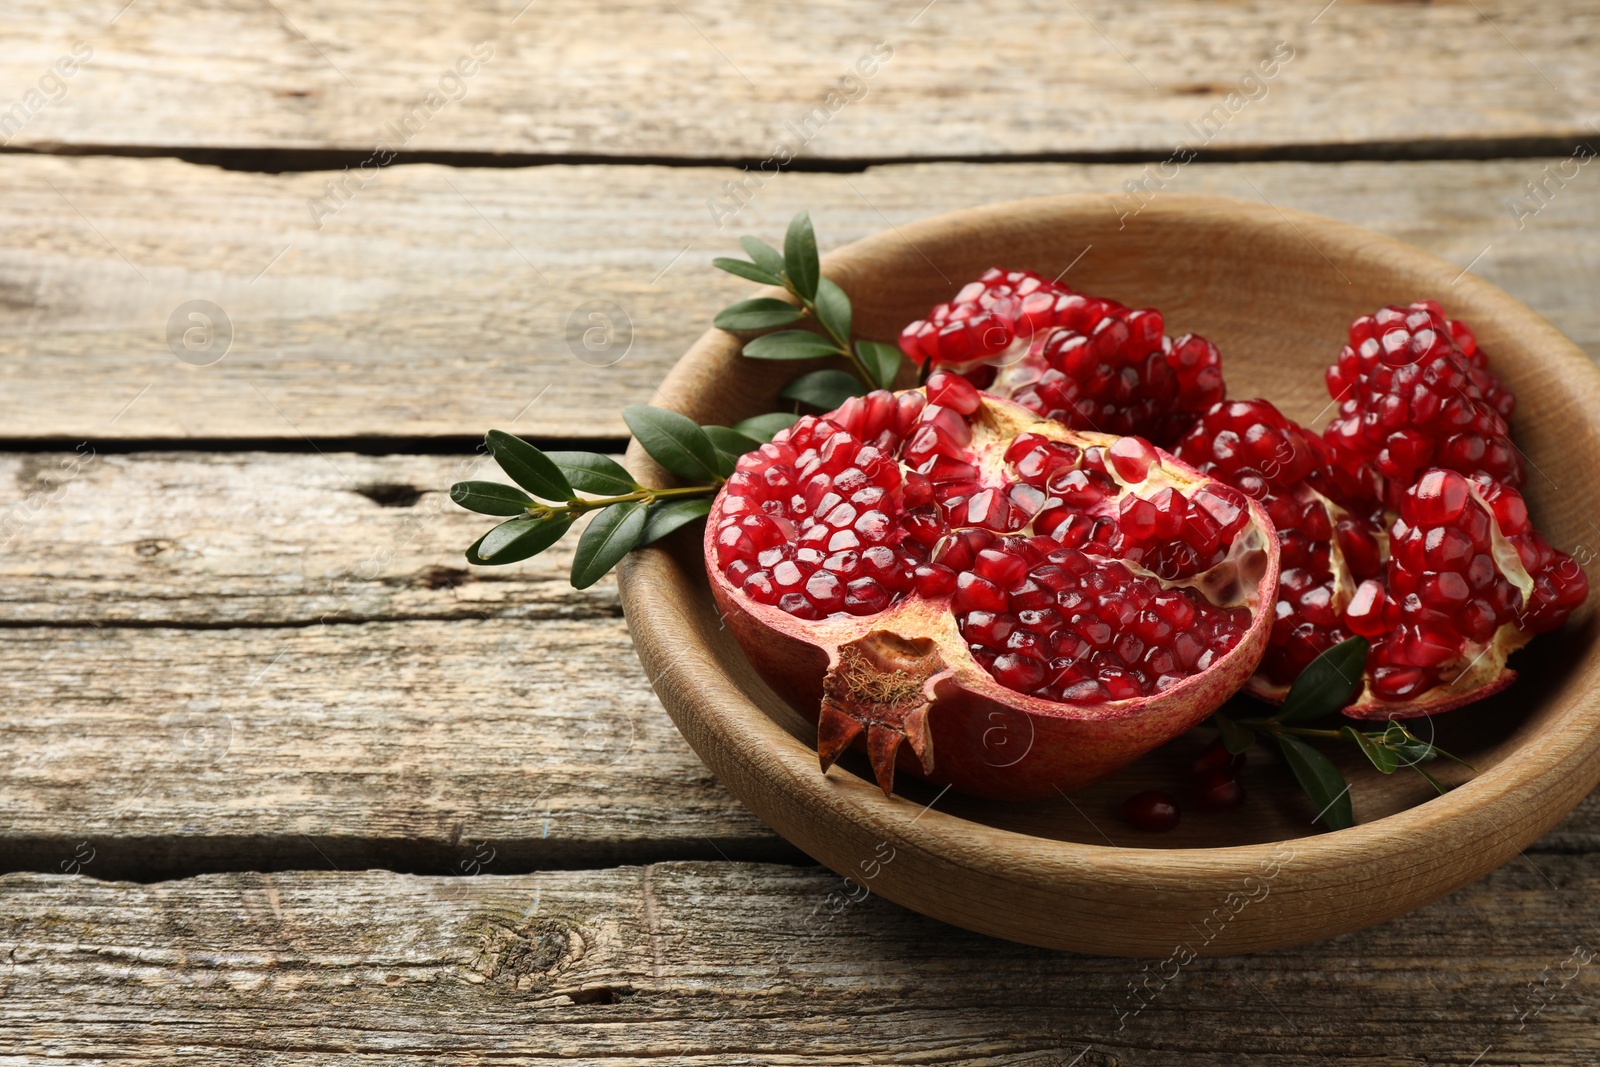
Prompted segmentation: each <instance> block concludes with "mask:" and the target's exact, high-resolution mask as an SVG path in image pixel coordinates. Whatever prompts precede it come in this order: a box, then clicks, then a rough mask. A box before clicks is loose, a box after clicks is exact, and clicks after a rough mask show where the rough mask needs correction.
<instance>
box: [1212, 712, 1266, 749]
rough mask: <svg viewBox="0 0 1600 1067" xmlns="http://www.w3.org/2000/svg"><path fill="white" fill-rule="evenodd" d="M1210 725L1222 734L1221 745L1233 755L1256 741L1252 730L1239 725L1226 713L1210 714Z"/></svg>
mask: <svg viewBox="0 0 1600 1067" xmlns="http://www.w3.org/2000/svg"><path fill="white" fill-rule="evenodd" d="M1211 725H1212V726H1215V727H1216V728H1217V732H1219V733H1220V734H1222V745H1223V747H1224V748H1226V749H1227V750H1228V751H1229V752H1230V753H1232V754H1233V755H1235V756H1237V755H1238V754H1239V753H1241V752H1243V751H1245V750H1246V749H1248V748H1249V747H1250V746H1252V745H1254V744H1255V743H1256V735H1255V733H1254V731H1252V730H1248V729H1246V728H1245V727H1243V726H1240V725H1239V724H1238V723H1236V722H1234V721H1233V720H1232V719H1230V718H1228V717H1227V716H1226V715H1213V716H1211Z"/></svg>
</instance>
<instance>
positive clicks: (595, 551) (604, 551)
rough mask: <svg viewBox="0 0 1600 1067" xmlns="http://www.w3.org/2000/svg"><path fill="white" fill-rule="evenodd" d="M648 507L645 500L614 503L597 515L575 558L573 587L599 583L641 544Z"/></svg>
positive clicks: (581, 541) (581, 540)
mask: <svg viewBox="0 0 1600 1067" xmlns="http://www.w3.org/2000/svg"><path fill="white" fill-rule="evenodd" d="M647 510H648V507H647V506H646V504H645V502H644V501H642V500H630V501H628V502H627V503H625V504H612V505H611V506H610V507H608V508H606V509H605V510H604V511H602V512H600V514H598V515H596V516H595V517H594V519H593V520H592V521H591V522H590V523H589V525H588V527H587V528H586V529H585V530H584V531H583V536H582V537H580V538H578V551H577V552H576V553H575V554H574V555H573V557H572V588H574V589H587V588H589V587H590V586H591V585H593V584H594V583H595V582H598V581H599V580H600V579H601V578H602V577H604V576H605V573H606V572H607V571H609V570H610V569H611V568H612V567H615V566H616V565H617V562H618V561H619V560H621V559H622V557H623V556H626V555H627V554H628V552H629V551H631V550H632V548H633V546H635V545H637V544H638V543H639V537H640V535H642V534H643V533H644V521H645V512H646V511H647Z"/></svg>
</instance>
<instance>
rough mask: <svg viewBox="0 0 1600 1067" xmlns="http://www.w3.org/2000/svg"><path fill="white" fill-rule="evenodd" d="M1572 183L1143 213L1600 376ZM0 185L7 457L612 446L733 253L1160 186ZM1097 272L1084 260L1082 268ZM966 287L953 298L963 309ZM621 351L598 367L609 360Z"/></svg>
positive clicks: (1518, 168)
mask: <svg viewBox="0 0 1600 1067" xmlns="http://www.w3.org/2000/svg"><path fill="white" fill-rule="evenodd" d="M956 8H957V6H956V5H952V8H951V10H955V9H956ZM943 9H944V5H939V6H937V7H935V8H934V9H933V11H932V12H930V14H929V16H928V17H930V18H931V17H933V15H934V14H936V13H938V12H940V11H942V10H943ZM1346 9H1348V10H1350V11H1352V12H1364V11H1365V10H1366V9H1365V8H1364V7H1362V6H1361V5H1357V4H1348V5H1347V4H1339V5H1336V6H1335V7H1334V8H1333V9H1332V10H1331V11H1330V12H1329V13H1328V15H1327V16H1325V17H1326V18H1333V17H1335V16H1336V15H1340V16H1341V17H1342V13H1343V12H1344V11H1345V10H1346ZM139 10H140V8H139V7H135V8H134V9H133V10H132V11H130V13H129V15H128V16H126V17H127V18H129V19H131V18H133V16H134V13H136V12H138V11H139ZM150 10H151V11H152V12H159V11H160V10H161V8H160V6H159V5H151V7H150ZM252 10H254V8H252ZM261 10H262V11H264V12H268V13H269V14H270V7H267V6H263V7H262V8H261ZM535 10H540V9H539V8H537V7H536V8H535ZM1208 10H1209V9H1208ZM1219 10H1223V11H1230V10H1233V9H1231V8H1224V9H1219ZM1413 10H1414V9H1411V8H1398V9H1392V10H1391V9H1386V14H1385V18H1402V17H1410V16H1409V15H1408V14H1407V13H1409V12H1412V11H1413ZM1416 10H1427V11H1433V10H1438V9H1435V8H1426V9H1416ZM1448 10H1450V11H1454V9H1453V8H1451V9H1448ZM1544 10H1545V9H1544V8H1541V9H1540V14H1538V15H1533V16H1530V17H1543V15H1542V13H1543V12H1544ZM531 15H532V12H530V17H531ZM1362 17H1363V18H1365V17H1366V16H1365V15H1364V14H1363V16H1362ZM119 25H120V24H119ZM1559 162H1560V161H1559V160H1508V161H1495V162H1485V163H1424V164H1382V163H1350V164H1338V165H1314V164H1302V163H1282V164H1248V165H1246V164H1240V165H1209V166H1203V165H1200V164H1191V165H1189V166H1187V167H1184V168H1182V169H1181V170H1179V171H1178V172H1177V174H1176V175H1175V176H1174V177H1172V178H1171V179H1170V181H1168V182H1167V183H1166V185H1165V189H1164V190H1163V191H1162V192H1158V193H1157V194H1156V200H1155V201H1154V202H1156V203H1159V202H1160V199H1161V197H1162V196H1163V195H1165V194H1166V193H1176V192H1212V193H1222V194H1227V195H1234V196H1241V197H1245V198H1253V199H1260V198H1261V197H1263V196H1264V197H1266V198H1268V199H1269V200H1270V201H1271V202H1272V203H1274V204H1277V205H1280V206H1282V207H1285V208H1289V207H1296V208H1301V209H1304V210H1309V211H1314V212H1319V213H1322V214H1326V215H1330V216H1333V217H1336V218H1341V219H1345V220H1348V221H1352V222H1356V223H1358V224H1361V225H1364V226H1369V227H1371V228H1373V229H1376V230H1378V231H1380V232H1384V233H1388V234H1391V235H1393V236H1397V237H1400V238H1402V239H1404V240H1407V241H1411V242H1413V243H1416V244H1418V245H1419V246H1421V247H1423V248H1425V249H1428V250H1430V251H1433V252H1435V253H1438V254H1440V255H1442V256H1444V257H1445V258H1447V259H1449V260H1451V261H1452V262H1454V263H1457V264H1459V265H1460V266H1462V267H1465V266H1467V265H1468V264H1471V265H1472V268H1473V271H1474V272H1475V273H1477V274H1479V275H1481V276H1483V277H1485V278H1487V279H1489V280H1490V281H1493V282H1496V283H1497V284H1499V285H1501V286H1503V287H1504V288H1506V289H1508V290H1509V291H1510V292H1512V293H1513V294H1514V295H1516V296H1518V297H1519V298H1521V299H1523V300H1524V301H1526V302H1527V303H1528V304H1529V305H1530V306H1532V307H1533V308H1534V309H1535V310H1537V311H1539V312H1540V313H1541V314H1543V315H1546V316H1547V317H1548V318H1549V319H1550V321H1551V322H1552V323H1554V324H1555V325H1556V326H1557V328H1559V329H1561V330H1563V331H1564V332H1565V333H1567V334H1568V335H1569V336H1570V337H1572V338H1574V339H1575V340H1576V341H1577V342H1578V343H1579V344H1580V345H1582V346H1584V347H1585V348H1586V349H1587V350H1588V351H1589V352H1590V353H1591V354H1600V308H1597V307H1596V306H1595V304H1594V302H1593V301H1592V300H1590V299H1589V291H1588V288H1587V287H1586V286H1585V285H1584V284H1583V281H1582V280H1583V279H1585V278H1590V277H1593V276H1595V274H1596V273H1597V272H1600V181H1595V180H1594V176H1593V173H1592V168H1589V167H1587V166H1586V167H1585V168H1584V169H1583V170H1581V171H1578V172H1577V173H1578V175H1579V176H1578V177H1577V178H1575V179H1573V180H1571V181H1568V182H1566V183H1565V184H1564V185H1563V186H1562V187H1561V188H1559V189H1556V191H1555V192H1554V193H1553V194H1552V195H1551V198H1550V200H1549V202H1548V203H1547V204H1546V205H1545V206H1543V207H1542V208H1541V209H1540V210H1539V212H1538V214H1536V215H1531V216H1528V215H1524V216H1523V217H1522V218H1521V220H1520V221H1521V224H1522V228H1521V229H1519V228H1518V221H1519V220H1518V218H1517V216H1516V215H1514V214H1513V212H1512V211H1510V210H1509V209H1508V208H1507V207H1506V205H1505V200H1506V198H1508V197H1514V196H1517V195H1519V194H1523V193H1524V190H1523V187H1524V185H1525V183H1526V182H1529V181H1544V180H1547V179H1546V178H1545V176H1544V169H1545V168H1546V167H1550V168H1552V170H1553V169H1554V168H1555V167H1557V166H1558V165H1559ZM4 168H5V169H4V173H5V175H6V180H7V196H6V198H5V201H4V203H3V204H0V435H4V436H6V437H12V438H26V437H40V436H48V437H53V438H60V439H66V440H69V441H72V442H74V443H75V442H77V441H80V440H83V439H86V438H101V439H103V438H126V439H150V438H223V439H230V438H280V439H288V440H299V439H300V438H301V436H302V435H311V436H313V437H318V438H325V437H330V436H331V437H342V436H350V435H400V436H406V435H437V434H459V435H463V436H469V437H476V436H478V435H481V434H482V432H483V431H484V430H485V429H487V428H488V427H490V426H500V427H502V428H505V429H511V430H515V431H517V432H521V433H525V434H532V435H536V436H546V437H562V436H579V437H592V436H597V435H598V436H611V437H618V438H620V437H621V436H623V434H624V433H625V430H624V427H623V425H622V423H621V420H620V418H619V417H618V411H619V409H620V408H621V407H622V405H623V404H625V403H628V402H635V401H637V402H642V401H644V400H646V399H647V398H648V397H649V396H650V394H651V392H652V391H653V390H654V388H655V386H656V384H657V383H659V382H660V380H661V378H662V377H663V376H664V375H665V374H666V372H667V370H668V369H669V368H670V367H671V366H672V364H673V363H674V362H676V360H677V359H678V358H679V356H680V355H682V353H683V352H684V350H685V349H686V348H687V347H688V346H689V344H690V343H691V342H692V341H693V340H694V338H695V337H697V336H698V335H699V334H700V332H701V331H702V330H703V329H704V327H705V325H706V323H708V322H709V320H710V318H711V316H712V315H713V314H714V313H715V312H716V310H717V309H719V308H720V307H721V306H723V305H724V304H725V303H727V302H730V301H732V300H734V299H738V298H739V297H740V296H741V295H743V294H744V293H745V291H746V290H747V289H748V288H749V287H748V285H747V283H744V282H742V281H739V280H738V279H736V278H733V277H731V276H729V275H726V274H722V273H720V272H718V271H716V270H714V269H713V268H712V267H711V266H710V259H711V257H712V256H714V255H724V254H728V253H729V252H732V251H736V249H737V246H736V243H735V236H736V235H737V234H740V233H758V234H763V235H766V236H768V237H770V238H772V239H777V238H778V237H779V236H780V235H781V234H782V233H783V229H784V226H785V224H786V223H787V220H788V218H789V216H790V214H792V212H793V211H794V210H795V209H797V208H798V207H801V206H808V207H809V208H810V209H811V212H812V215H813V217H814V218H815V219H816V220H817V222H818V226H819V227H820V231H821V234H822V239H823V244H824V247H827V248H833V247H837V246H838V245H840V244H843V243H844V242H846V241H852V240H855V239H858V238H861V237H864V236H866V235H868V234H871V233H875V232H878V231H882V230H885V229H886V228H887V227H888V226H890V225H896V226H903V225H905V224H906V223H908V222H910V221H912V220H915V219H918V218H922V217H925V216H928V215H931V214H934V213H937V212H942V211H948V210H952V209H956V208H962V207H967V206H971V205H974V204H981V203H985V202H993V201H999V200H1005V199H1012V198H1016V197H1025V196H1035V195H1040V194H1045V193H1058V192H1095V191H1098V192H1101V193H1105V194H1107V195H1108V200H1107V207H1106V210H1107V212H1108V213H1110V212H1113V211H1117V210H1131V207H1132V206H1133V203H1134V202H1133V201H1132V200H1130V199H1128V198H1126V196H1125V195H1121V196H1119V198H1115V199H1111V198H1109V197H1111V194H1118V193H1119V191H1120V190H1121V188H1122V185H1123V183H1124V182H1127V181H1135V180H1138V181H1144V180H1146V178H1145V175H1146V173H1147V170H1148V172H1149V173H1151V174H1155V173H1156V170H1155V169H1154V168H1147V165H1145V164H1108V165H1100V166H1077V165H1043V164H1041V165H1007V166H967V165H954V164H944V165H933V164H928V165H912V166H892V167H874V168H872V169H871V170H869V171H867V172H866V173H863V174H854V175H847V174H785V175H784V176H782V177H780V178H778V179H776V180H774V181H773V182H772V183H770V184H769V185H767V186H766V187H765V188H763V189H761V190H760V191H759V193H757V194H756V195H755V196H754V199H753V200H752V201H751V203H750V205H749V206H748V207H747V208H745V209H744V211H743V212H742V213H741V214H740V215H739V216H738V217H737V218H736V219H734V220H732V221H731V222H729V223H728V224H727V226H726V228H724V229H723V230H721V231H719V230H718V228H717V226H716V224H715V222H714V221H713V219H712V217H711V215H710V213H709V212H708V211H707V208H706V201H707V198H709V197H713V196H717V195H719V194H720V193H721V192H722V187H723V183H724V182H725V181H726V180H728V178H729V176H730V175H731V174H732V172H731V171H729V170H727V169H718V168H668V167H626V166H588V167H567V166H551V167H536V168H531V169H526V170H514V171H513V170H492V169H490V170H482V169H479V170H472V169H465V170H453V169H448V168H442V167H435V166H406V167H393V168H389V169H387V170H386V171H385V172H384V174H383V175H382V177H381V178H380V180H379V182H378V183H377V184H375V185H372V186H370V187H368V188H367V189H366V190H364V191H362V192H360V193H359V194H357V195H356V196H355V197H354V198H353V199H352V200H351V201H350V202H349V203H348V205H347V206H345V207H344V208H343V209H342V210H341V211H340V212H339V214H337V215H336V216H333V217H331V218H326V219H324V220H323V226H322V228H321V229H317V228H316V227H315V226H314V225H313V224H312V221H311V216H310V214H309V212H308V210H307V206H306V202H307V200H308V198H313V197H317V196H320V195H322V191H323V183H324V182H326V181H328V180H329V178H328V176H327V175H326V174H284V175H265V174H246V173H232V172H226V171H219V170H215V169H212V168H209V167H197V166H193V165H190V164H185V163H180V162H175V161H171V160H125V159H103V158H83V159H54V158H29V157H8V158H7V159H6V160H5V161H4ZM1157 177H1159V175H1157ZM1151 188H1159V186H1158V185H1156V184H1152V185H1151ZM1551 188H1552V189H1554V188H1555V187H1554V185H1552V186H1551ZM1524 195H1525V194H1524ZM1531 202H1533V203H1537V201H1531ZM79 212H81V214H80V213H79ZM1081 249H1082V246H1081V245H1080V246H1078V247H1076V248H1074V249H1073V250H1072V253H1071V254H1072V255H1076V254H1077V252H1078V251H1080V250H1081ZM1107 251H1108V250H1107V249H1105V248H1099V249H1090V250H1089V251H1088V252H1087V253H1086V254H1085V257H1084V260H1083V261H1082V265H1083V267H1084V268H1085V269H1087V268H1090V267H1092V266H1093V263H1094V260H1095V258H1096V257H1098V256H1103V255H1105V254H1106V252H1107ZM124 257H125V258H124ZM1069 258H1070V256H1069ZM928 269H930V270H934V269H936V268H933V267H930V268H928ZM961 280H962V279H960V278H956V277H953V276H952V277H951V278H950V282H949V289H951V290H953V289H954V288H955V287H956V286H957V285H959V284H960V283H961ZM942 284H944V283H943V282H942V281H941V285H942ZM1417 295H1420V294H1411V293H1397V294H1394V296H1395V298H1406V299H1409V298H1412V297H1415V296H1417ZM1129 298H1130V299H1137V294H1133V295H1132V296H1130V297H1129ZM195 299H205V300H210V301H213V302H215V303H216V304H218V305H219V306H221V307H222V308H223V309H224V311H225V312H226V314H227V315H228V316H229V317H230V319H231V321H232V324H233V332H234V339H233V342H232V348H231V350H230V351H228V353H227V355H226V356H225V357H224V358H222V359H221V361H220V362H217V363H216V364H214V365H211V366H205V367H200V366H193V365H191V364H189V363H185V362H182V361H180V360H179V359H178V358H177V357H176V356H175V355H174V354H173V351H172V349H171V348H170V346H169V343H168V339H167V336H166V333H167V328H168V322H169V318H170V317H171V316H172V315H173V312H174V311H175V310H176V309H177V308H178V307H179V306H180V305H181V304H183V303H185V302H186V301H189V300H195ZM596 300H605V301H610V302H612V303H614V304H616V305H618V306H620V307H621V308H622V310H623V312H624V313H625V314H626V315H627V316H628V317H629V319H630V320H631V324H632V343H631V348H629V349H628V351H627V353H626V355H625V356H624V357H623V358H621V359H620V360H619V361H617V362H615V363H614V364H612V365H609V366H604V367H597V366H591V365H589V364H587V363H585V362H583V361H582V360H580V359H579V358H578V357H577V356H576V355H575V354H574V352H573V350H572V348H570V347H569V345H568V341H567V330H568V320H569V318H570V317H571V316H572V313H573V312H574V311H575V310H576V309H578V308H579V307H580V306H582V305H584V304H585V303H587V302H589V301H596ZM578 321H579V326H580V327H586V326H588V325H591V324H590V323H589V322H588V321H587V320H585V319H584V318H583V316H582V315H580V316H579V319H578ZM578 332H579V334H581V329H580V330H579V331H578ZM621 336H622V335H621V334H620V333H619V334H616V335H614V337H616V338H618V340H617V342H616V344H615V345H614V346H613V347H612V348H610V349H608V350H606V351H604V352H602V353H600V354H599V355H598V356H593V357H591V358H595V359H598V360H601V361H605V360H610V359H611V358H612V356H613V354H614V353H616V352H617V351H618V349H619V348H620V347H622V345H621V341H620V338H621ZM1335 341H1336V338H1330V339H1329V340H1328V341H1327V342H1326V343H1327V344H1328V345H1329V346H1330V348H1329V351H1330V352H1331V351H1333V348H1332V346H1333V345H1334V343H1335ZM577 347H578V349H579V350H580V351H581V350H583V346H582V344H581V343H580V344H578V346H577Z"/></svg>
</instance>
